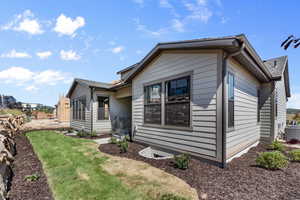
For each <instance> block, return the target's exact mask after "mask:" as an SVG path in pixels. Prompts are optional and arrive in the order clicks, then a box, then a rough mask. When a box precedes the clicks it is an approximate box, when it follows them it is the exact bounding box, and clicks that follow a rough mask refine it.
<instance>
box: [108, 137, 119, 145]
mask: <svg viewBox="0 0 300 200" xmlns="http://www.w3.org/2000/svg"><path fill="white" fill-rule="evenodd" d="M110 142H111V143H112V144H117V143H118V140H117V138H115V137H111V138H110Z"/></svg>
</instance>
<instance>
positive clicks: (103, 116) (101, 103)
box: [97, 96, 109, 120]
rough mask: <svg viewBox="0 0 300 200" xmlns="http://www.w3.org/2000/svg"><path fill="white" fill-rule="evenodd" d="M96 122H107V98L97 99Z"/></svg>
mask: <svg viewBox="0 0 300 200" xmlns="http://www.w3.org/2000/svg"><path fill="white" fill-rule="evenodd" d="M97 100H98V120H109V97H100V96H99V97H98V99H97Z"/></svg>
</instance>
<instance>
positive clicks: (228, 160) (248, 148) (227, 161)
mask: <svg viewBox="0 0 300 200" xmlns="http://www.w3.org/2000/svg"><path fill="white" fill-rule="evenodd" d="M258 144H259V141H257V142H255V143H254V144H252V145H250V146H249V147H247V148H246V149H244V150H243V151H240V152H239V153H237V154H235V155H234V156H232V157H231V158H229V159H227V160H226V163H229V162H231V161H232V160H233V159H234V158H238V157H241V156H242V155H243V154H245V153H247V152H248V151H249V150H250V149H251V148H252V147H256V146H257V145H258Z"/></svg>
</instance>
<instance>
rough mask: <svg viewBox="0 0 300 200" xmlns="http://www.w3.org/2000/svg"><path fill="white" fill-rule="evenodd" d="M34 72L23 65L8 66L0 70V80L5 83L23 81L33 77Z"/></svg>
mask: <svg viewBox="0 0 300 200" xmlns="http://www.w3.org/2000/svg"><path fill="white" fill-rule="evenodd" d="M33 76H34V73H33V72H32V71H30V70H29V69H26V68H23V67H10V68H8V69H5V70H3V71H0V81H4V82H5V83H13V82H15V83H17V84H20V83H24V82H26V81H29V80H31V79H32V78H33Z"/></svg>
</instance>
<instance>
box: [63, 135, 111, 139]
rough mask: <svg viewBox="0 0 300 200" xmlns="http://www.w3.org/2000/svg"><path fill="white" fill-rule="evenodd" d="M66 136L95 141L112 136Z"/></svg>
mask: <svg viewBox="0 0 300 200" xmlns="http://www.w3.org/2000/svg"><path fill="white" fill-rule="evenodd" d="M68 136H70V137H74V138H83V139H91V140H95V139H101V138H110V137H111V136H112V135H111V134H101V135H97V136H90V135H87V136H82V137H79V136H77V135H68Z"/></svg>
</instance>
